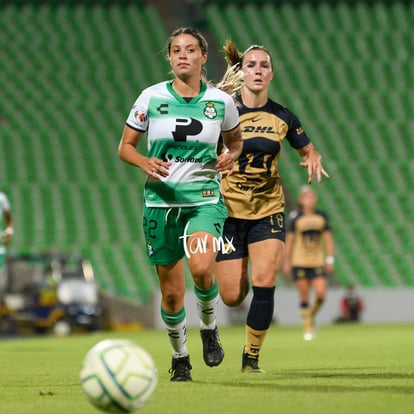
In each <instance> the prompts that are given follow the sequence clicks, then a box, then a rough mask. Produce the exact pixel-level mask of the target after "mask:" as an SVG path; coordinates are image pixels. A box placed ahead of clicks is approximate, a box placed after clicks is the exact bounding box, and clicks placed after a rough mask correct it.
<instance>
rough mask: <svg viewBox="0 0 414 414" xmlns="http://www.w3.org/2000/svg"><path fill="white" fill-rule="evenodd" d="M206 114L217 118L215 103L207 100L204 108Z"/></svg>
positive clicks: (208, 116) (211, 117) (210, 117)
mask: <svg viewBox="0 0 414 414" xmlns="http://www.w3.org/2000/svg"><path fill="white" fill-rule="evenodd" d="M204 115H205V116H206V117H207V118H209V119H214V118H217V111H216V108H215V107H214V103H212V102H207V103H206V107H205V108H204Z"/></svg>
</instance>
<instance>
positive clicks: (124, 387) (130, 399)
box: [80, 339, 157, 413]
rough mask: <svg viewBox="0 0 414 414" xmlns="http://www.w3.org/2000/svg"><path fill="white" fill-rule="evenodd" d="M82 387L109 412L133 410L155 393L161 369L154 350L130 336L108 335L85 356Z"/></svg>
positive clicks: (103, 409) (94, 401)
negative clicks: (112, 336)
mask: <svg viewBox="0 0 414 414" xmlns="http://www.w3.org/2000/svg"><path fill="white" fill-rule="evenodd" d="M80 381H81V385H82V389H83V391H84V393H85V394H86V396H87V398H88V400H89V401H90V402H91V403H92V404H93V405H94V406H95V407H97V408H99V409H101V410H102V411H106V412H109V413H125V412H133V411H135V410H138V409H139V408H141V407H142V406H143V405H144V404H145V403H146V402H147V401H148V400H149V399H150V398H151V396H152V394H153V393H154V390H155V387H156V385H157V369H156V367H155V364H154V361H153V359H152V358H151V356H150V354H149V353H148V352H147V351H145V350H144V349H143V348H141V347H140V346H138V345H137V344H135V343H134V342H132V341H129V340H126V339H114V340H113V339H105V340H103V341H101V342H99V343H97V344H96V345H95V346H94V347H93V348H92V349H91V350H90V351H89V352H88V353H87V354H86V356H85V358H84V360H83V364H82V369H81V371H80Z"/></svg>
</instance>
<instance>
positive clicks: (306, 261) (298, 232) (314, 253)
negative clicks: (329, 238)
mask: <svg viewBox="0 0 414 414" xmlns="http://www.w3.org/2000/svg"><path fill="white" fill-rule="evenodd" d="M326 231H331V225H330V222H329V219H328V216H327V215H326V214H325V213H324V212H321V211H315V212H314V213H312V214H303V213H302V212H297V213H296V212H294V213H291V214H290V215H289V223H288V232H293V233H294V236H295V237H294V239H293V245H292V256H291V264H292V266H293V267H309V268H314V267H321V266H324V264H325V244H324V237H323V235H324V233H325V232H326Z"/></svg>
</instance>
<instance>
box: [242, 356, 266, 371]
mask: <svg viewBox="0 0 414 414" xmlns="http://www.w3.org/2000/svg"><path fill="white" fill-rule="evenodd" d="M241 371H242V372H251V373H264V372H265V371H264V370H263V369H261V368H259V355H250V354H248V353H247V352H244V350H243V354H242V368H241Z"/></svg>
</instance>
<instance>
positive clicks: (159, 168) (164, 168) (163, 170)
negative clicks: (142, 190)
mask: <svg viewBox="0 0 414 414" xmlns="http://www.w3.org/2000/svg"><path fill="white" fill-rule="evenodd" d="M170 166H171V163H170V162H167V161H163V160H160V159H159V158H146V159H145V162H143V163H142V165H141V169H142V170H143V171H144V172H145V174H147V175H149V176H150V177H152V178H154V179H156V180H159V179H160V177H168V175H169V172H168V170H169V168H170Z"/></svg>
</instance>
